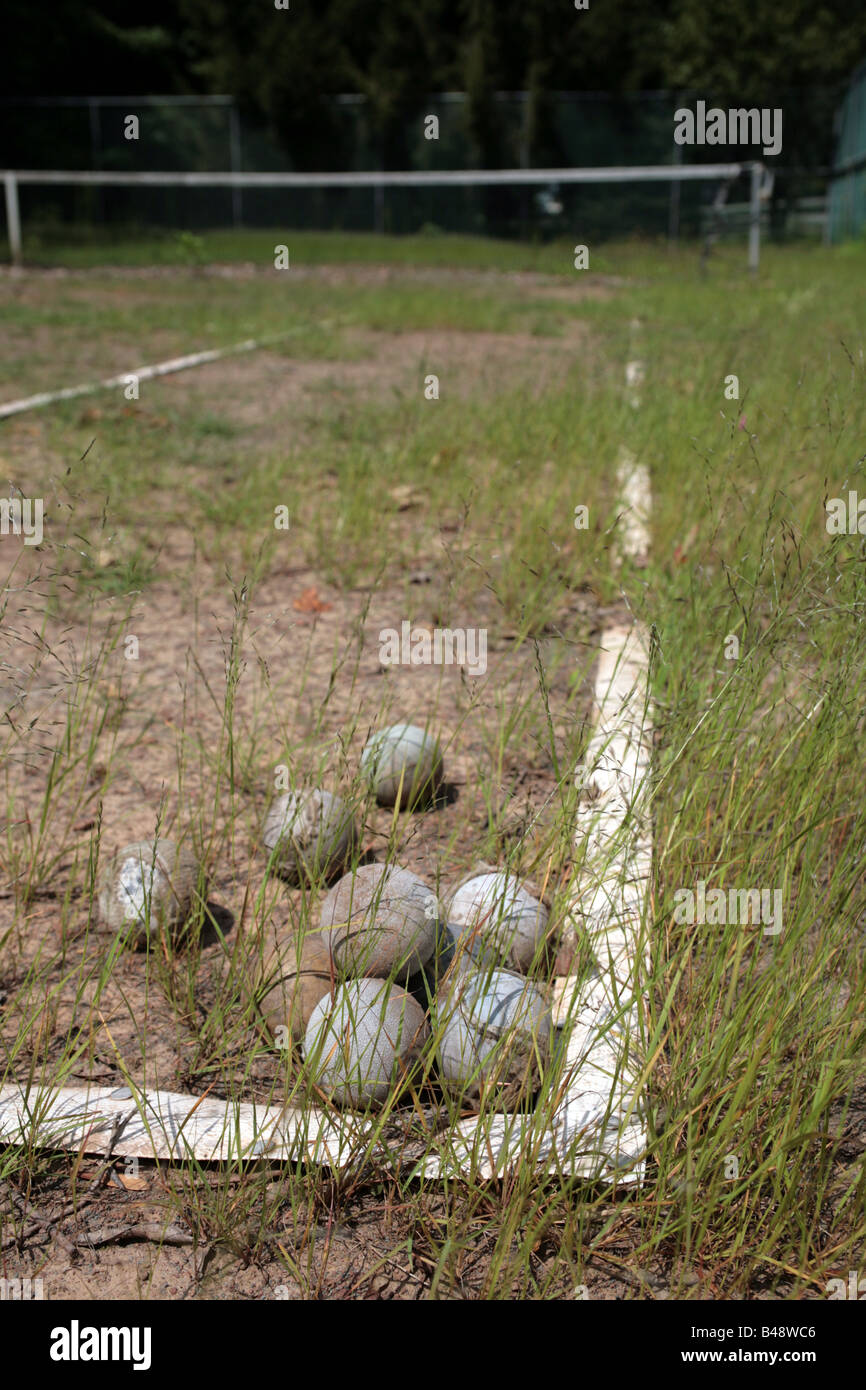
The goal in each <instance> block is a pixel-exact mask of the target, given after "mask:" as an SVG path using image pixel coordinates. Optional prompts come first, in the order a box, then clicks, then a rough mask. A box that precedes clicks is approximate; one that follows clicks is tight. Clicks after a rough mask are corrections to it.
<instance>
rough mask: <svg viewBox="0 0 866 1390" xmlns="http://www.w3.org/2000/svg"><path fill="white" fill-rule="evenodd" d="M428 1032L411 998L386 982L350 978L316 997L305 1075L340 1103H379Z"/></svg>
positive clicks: (307, 1039) (306, 1042) (307, 1040)
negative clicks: (330, 992) (331, 992)
mask: <svg viewBox="0 0 866 1390" xmlns="http://www.w3.org/2000/svg"><path fill="white" fill-rule="evenodd" d="M426 1033H427V1023H426V1020H425V1018H424V1011H423V1009H422V1008H421V1006H420V1004H419V1003H418V1002H417V1000H415V999H413V998H412V996H411V994H407V993H406V991H405V990H403V989H400V988H398V986H396V985H391V984H389V983H388V982H387V981H386V980H375V979H367V980H349V981H347V982H346V983H345V984H342V985H340V986H339V988H338V989H337V991H336V993H335V995H334V999H333V1001H331V1000H330V999H320V1000H319V1003H318V1004H317V1005H316V1007H315V1008H314V1009H313V1012H312V1015H311V1017H310V1022H309V1024H308V1025H307V1031H306V1033H305V1035H304V1057H305V1060H306V1067H307V1075H308V1077H309V1078H310V1080H311V1081H313V1082H314V1084H315V1085H316V1086H318V1087H319V1088H320V1089H321V1090H322V1091H324V1092H325V1093H326V1094H327V1095H328V1096H329V1097H330V1098H331V1099H332V1100H335V1101H337V1103H338V1104H340V1105H361V1104H364V1103H371V1102H372V1103H373V1104H379V1103H381V1102H382V1101H383V1100H384V1099H385V1097H386V1096H387V1095H388V1092H389V1091H390V1090H391V1088H392V1086H393V1085H394V1084H395V1082H397V1081H399V1079H400V1078H401V1077H402V1076H403V1075H405V1073H406V1072H407V1071H408V1069H409V1068H410V1066H411V1065H412V1063H413V1062H414V1061H415V1060H416V1059H417V1057H418V1055H419V1053H420V1050H421V1046H422V1044H423V1041H424V1038H425V1037H426Z"/></svg>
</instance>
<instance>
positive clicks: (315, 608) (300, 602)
mask: <svg viewBox="0 0 866 1390" xmlns="http://www.w3.org/2000/svg"><path fill="white" fill-rule="evenodd" d="M292 607H293V608H294V609H295V611H296V612H297V613H327V611H328V609H329V608H330V607H331V604H330V603H323V602H322V600H321V599H320V598H319V591H318V589H305V590H304V592H303V593H302V594H301V595H300V597H299V598H296V599H295V601H294V603H293V604H292Z"/></svg>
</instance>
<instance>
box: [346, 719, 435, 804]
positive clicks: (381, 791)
mask: <svg viewBox="0 0 866 1390" xmlns="http://www.w3.org/2000/svg"><path fill="white" fill-rule="evenodd" d="M361 772H362V774H363V775H364V776H365V777H366V779H367V781H368V782H369V784H370V786H371V787H372V788H373V790H374V791H375V793H376V800H377V801H378V802H379V805H380V806H395V805H397V803H398V798H399V805H400V808H401V810H408V809H410V808H411V807H415V806H421V805H429V803H430V802H432V801H433V800H435V797H436V792H437V790H438V788H439V786H440V785H441V783H442V778H443V765H442V752H441V749H440V747H439V741H438V739H436V738H434V737H433V735H432V734H428V733H425V732H424V730H423V729H419V728H418V726H417V724H392V725H391V727H390V728H388V729H380V730H379V731H378V732H377V733H375V734H372V735H371V736H370V738H369V739H368V740H367V743H366V745H365V747H364V751H363V753H362V754H361Z"/></svg>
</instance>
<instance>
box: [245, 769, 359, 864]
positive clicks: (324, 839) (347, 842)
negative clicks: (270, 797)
mask: <svg viewBox="0 0 866 1390" xmlns="http://www.w3.org/2000/svg"><path fill="white" fill-rule="evenodd" d="M262 840H263V842H264V846H265V849H266V850H267V852H268V854H269V855H270V856H271V861H270V862H271V865H272V867H273V869H274V872H275V873H278V874H279V875H280V877H281V878H284V879H285V880H286V882H287V883H290V884H293V885H294V886H296V887H298V886H300V884H301V883H304V882H306V881H308V880H309V881H315V880H316V879H320V878H325V879H327V878H330V877H332V875H333V874H334V873H336V872H337V870H339V869H343V868H345V866H346V861H347V860H348V859H349V858H350V856H351V853H352V850H353V848H354V846H355V844H356V841H357V827H356V825H355V817H354V815H353V813H352V810H351V808H350V807H349V806H347V805H346V803H345V801H344V800H343V798H342V797H340V796H335V795H334V794H333V793H332V792H326V791H321V790H320V789H319V788H317V787H316V788H313V789H312V790H311V791H301V792H286V793H285V794H284V795H283V796H279V797H277V799H276V801H275V802H274V804H273V806H272V807H271V809H270V812H269V814H268V818H267V820H266V821H265V827H264V831H263V832H262Z"/></svg>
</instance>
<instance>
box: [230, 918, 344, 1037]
mask: <svg viewBox="0 0 866 1390" xmlns="http://www.w3.org/2000/svg"><path fill="white" fill-rule="evenodd" d="M332 978H333V969H332V965H331V953H330V951H329V950H328V945H327V942H326V941H324V940H323V939H322V937H321V936H320V935H318V934H316V933H315V932H312V933H310V934H309V935H307V936H305V937H303V938H302V939H301V941H300V943H299V942H298V937H297V934H296V933H295V932H294V931H290V930H286V929H283V930H277V931H274V932H273V934H272V935H271V937H270V940H269V941H268V943H267V945H266V946H265V949H264V950H263V951H261V950H259V951H255V952H254V953H253V954H251V955H250V957H249V958H248V960H247V962H246V992H247V997H248V998H250V999H254V1000H255V1001H256V1003H257V1004H258V1006H259V1008H260V1010H261V1012H262V1017H263V1018H264V1020H265V1023H266V1024H267V1025H268V1027H269V1029H270V1030H271V1032H272V1033H273V1034H274V1036H275V1037H276V1038H277V1040H278V1041H279V1040H280V1037H281V1035H280V1033H279V1032H278V1030H279V1029H280V1028H287V1029H288V1030H289V1032H290V1033H291V1036H292V1038H293V1040H294V1041H295V1042H300V1041H301V1039H302V1038H303V1036H304V1031H305V1029H306V1027H307V1024H308V1023H309V1021H310V1015H311V1014H312V1012H313V1009H314V1008H315V1007H316V1005H317V1004H318V1002H319V1000H320V999H323V998H324V997H325V995H326V994H330V992H331V980H332Z"/></svg>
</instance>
